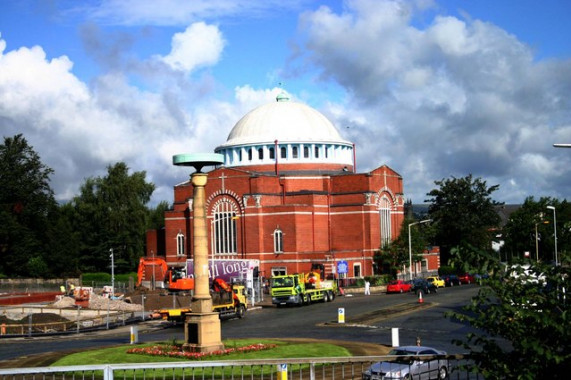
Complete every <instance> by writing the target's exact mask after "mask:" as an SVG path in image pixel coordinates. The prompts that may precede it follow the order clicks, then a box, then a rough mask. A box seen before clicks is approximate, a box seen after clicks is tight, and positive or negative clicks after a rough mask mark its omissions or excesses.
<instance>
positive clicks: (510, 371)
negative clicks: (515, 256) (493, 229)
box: [447, 247, 571, 379]
mask: <svg viewBox="0 0 571 380" xmlns="http://www.w3.org/2000/svg"><path fill="white" fill-rule="evenodd" d="M452 254H453V258H452V261H453V263H454V265H455V266H457V267H461V268H462V269H463V270H465V271H467V272H472V273H485V274H489V278H487V279H486V280H483V282H482V285H483V286H481V287H480V289H479V291H478V294H477V295H476V296H475V297H474V298H473V299H472V300H471V302H470V304H468V305H467V306H466V307H465V308H464V312H462V313H457V312H451V313H448V314H447V316H448V317H450V318H454V319H457V320H460V321H462V322H467V323H469V324H470V325H471V326H472V327H475V328H476V331H480V332H477V333H470V334H468V335H467V336H466V339H465V340H458V341H455V343H456V344H458V345H461V346H463V347H464V348H465V349H469V350H470V351H471V353H472V354H473V356H474V359H475V364H476V367H477V369H478V372H479V373H481V374H482V375H484V378H488V379H537V378H548V379H563V378H567V377H568V375H569V369H570V368H569V363H571V329H569V326H570V325H571V324H570V322H571V320H570V319H569V318H570V317H569V316H570V315H571V310H570V309H571V307H570V306H571V302H569V297H568V294H566V293H565V292H566V291H567V292H568V291H569V285H570V281H569V268H568V267H563V266H553V265H546V264H543V263H541V262H539V263H538V262H535V261H534V260H529V261H528V262H527V263H525V262H521V263H520V265H511V264H510V265H508V266H506V265H505V264H502V263H501V262H500V260H499V258H498V257H497V256H496V255H494V254H490V253H489V252H487V251H484V250H478V249H475V248H471V247H458V248H454V249H453V250H452Z"/></svg>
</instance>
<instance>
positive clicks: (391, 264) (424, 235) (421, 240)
mask: <svg viewBox="0 0 571 380" xmlns="http://www.w3.org/2000/svg"><path fill="white" fill-rule="evenodd" d="M414 222H415V220H414V219H409V218H405V220H404V221H403V223H402V225H401V230H400V234H399V236H398V238H396V239H395V240H393V241H392V242H390V243H388V244H385V245H384V246H383V247H381V249H379V250H378V251H377V252H375V256H374V261H375V263H376V264H377V267H378V268H382V271H383V273H390V274H392V275H393V276H395V277H396V274H397V272H398V271H402V270H403V267H406V268H409V265H410V260H411V255H410V253H409V244H408V230H409V229H408V225H409V224H411V223H414ZM417 226H420V225H418V224H417V225H415V226H414V227H412V228H411V229H410V243H411V244H410V248H411V252H412V262H413V263H416V262H419V261H420V260H421V259H422V255H421V254H422V252H423V251H424V250H425V249H426V247H427V246H428V241H429V240H430V237H431V236H432V232H431V229H430V228H429V227H428V226H426V225H424V224H422V227H419V228H415V227H417ZM407 270H408V269H407Z"/></svg>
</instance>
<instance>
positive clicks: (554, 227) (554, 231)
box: [547, 206, 557, 266]
mask: <svg viewBox="0 0 571 380" xmlns="http://www.w3.org/2000/svg"><path fill="white" fill-rule="evenodd" d="M547 208H548V209H549V210H553V236H554V241H555V266H557V215H556V214H555V207H554V206H547Z"/></svg>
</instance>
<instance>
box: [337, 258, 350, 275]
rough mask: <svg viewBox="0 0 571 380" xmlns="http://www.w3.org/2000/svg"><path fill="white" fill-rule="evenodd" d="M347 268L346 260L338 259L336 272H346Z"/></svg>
mask: <svg viewBox="0 0 571 380" xmlns="http://www.w3.org/2000/svg"><path fill="white" fill-rule="evenodd" d="M348 269H349V265H348V264H347V261H345V260H340V261H338V262H337V273H339V274H346V273H347V271H348Z"/></svg>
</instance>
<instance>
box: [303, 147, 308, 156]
mask: <svg viewBox="0 0 571 380" xmlns="http://www.w3.org/2000/svg"><path fill="white" fill-rule="evenodd" d="M303 158H309V147H308V146H304V147H303Z"/></svg>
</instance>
